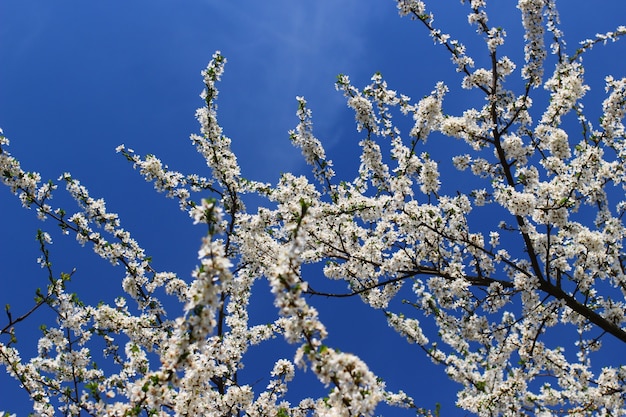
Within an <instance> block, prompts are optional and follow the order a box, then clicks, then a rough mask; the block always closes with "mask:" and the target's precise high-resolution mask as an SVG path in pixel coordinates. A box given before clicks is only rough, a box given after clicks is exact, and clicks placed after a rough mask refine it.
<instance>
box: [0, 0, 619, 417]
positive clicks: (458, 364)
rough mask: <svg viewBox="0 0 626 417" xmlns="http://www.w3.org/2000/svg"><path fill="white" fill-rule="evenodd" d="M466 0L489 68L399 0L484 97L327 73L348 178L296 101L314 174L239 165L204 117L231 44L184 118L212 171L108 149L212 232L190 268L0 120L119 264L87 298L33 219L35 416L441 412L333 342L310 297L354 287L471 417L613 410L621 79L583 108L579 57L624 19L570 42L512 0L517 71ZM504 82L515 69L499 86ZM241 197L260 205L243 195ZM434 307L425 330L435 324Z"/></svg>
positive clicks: (29, 196)
mask: <svg viewBox="0 0 626 417" xmlns="http://www.w3.org/2000/svg"><path fill="white" fill-rule="evenodd" d="M464 3H468V4H467V6H466V7H469V11H470V13H469V16H468V20H469V23H470V24H471V25H474V26H475V28H476V30H477V31H478V33H480V34H481V35H482V36H483V38H484V40H485V47H486V53H487V54H488V56H489V61H488V63H489V64H488V65H487V66H486V67H483V68H476V66H475V62H474V60H473V58H472V57H471V56H470V55H468V53H467V52H466V48H465V46H464V45H463V44H462V43H461V42H460V41H458V40H455V39H454V38H453V37H451V36H450V35H448V34H445V33H443V32H442V31H440V30H439V29H438V28H437V25H436V21H435V20H434V18H433V16H432V14H431V13H430V12H429V10H428V9H427V8H426V6H425V4H424V3H423V2H422V1H418V0H399V1H397V6H398V9H399V11H400V14H401V15H402V16H408V17H410V18H411V19H413V20H415V21H416V23H417V24H420V25H423V26H424V27H425V28H426V30H427V31H428V32H429V33H430V36H431V37H432V38H433V40H434V41H435V43H436V44H438V46H437V47H441V48H445V49H446V50H447V51H448V52H449V54H450V57H451V58H452V62H453V65H454V66H455V67H456V69H457V71H458V72H459V73H460V74H461V78H462V86H463V88H466V89H475V90H477V91H478V92H479V93H480V94H482V95H483V96H484V104H483V105H482V107H479V108H469V109H467V110H466V111H465V112H463V114H447V113H446V112H445V111H444V107H445V95H446V92H447V90H448V87H447V86H446V85H445V84H444V83H438V84H437V85H436V86H435V87H434V89H433V91H432V92H431V93H430V94H429V95H427V96H426V97H424V98H422V99H421V100H418V101H413V100H411V99H410V98H409V97H407V96H405V95H402V94H399V93H397V92H396V91H394V90H391V89H390V88H389V87H388V86H387V83H386V82H385V81H384V79H383V77H382V75H380V74H375V75H374V76H373V77H372V80H371V84H369V85H367V86H365V87H363V88H358V87H356V86H354V85H353V84H352V83H351V82H350V79H349V78H348V76H346V75H340V76H339V77H338V80H337V84H336V86H337V89H338V90H339V91H341V92H342V93H343V94H344V95H345V97H346V100H347V104H348V106H349V107H350V108H352V109H353V110H354V113H355V116H356V127H357V131H358V134H359V135H360V138H361V142H360V146H361V149H362V152H361V155H360V168H359V171H358V176H357V177H356V178H355V179H347V180H345V179H344V180H338V179H337V178H336V176H335V172H334V171H333V163H332V162H331V160H330V159H328V158H327V156H326V153H325V151H324V149H323V147H322V144H321V142H320V141H319V140H317V139H316V138H315V136H314V134H313V128H312V119H311V117H312V116H311V111H310V110H309V109H308V108H307V103H306V101H305V99H304V98H300V97H299V98H298V99H297V100H298V109H297V117H298V120H299V122H298V124H297V126H296V128H295V129H294V130H293V131H292V132H290V137H291V140H292V142H293V144H294V145H295V146H297V147H298V148H300V149H301V151H302V154H303V156H304V158H305V160H306V162H307V163H308V164H309V165H310V166H311V168H312V175H311V177H310V178H307V177H304V176H295V175H292V174H289V173H287V174H283V175H282V177H281V179H280V181H279V182H278V184H276V185H271V184H265V183H261V182H257V181H254V180H249V179H245V178H243V177H242V176H241V172H240V167H239V165H238V162H237V158H236V156H235V155H234V154H233V152H232V151H231V146H230V145H231V141H230V139H229V138H227V137H226V136H225V135H224V134H223V133H222V129H221V127H220V124H219V123H218V119H217V116H218V115H217V111H216V110H217V108H216V99H217V96H218V89H217V82H218V81H219V80H220V76H221V75H222V73H223V70H224V65H225V63H226V59H225V58H224V57H223V56H222V55H221V54H220V53H216V54H215V55H214V56H213V59H212V60H211V62H210V63H209V65H208V67H207V68H206V70H204V71H203V73H202V75H203V77H204V84H205V87H206V88H205V90H204V93H203V98H204V100H205V106H204V107H202V108H200V109H199V110H198V111H197V114H196V116H197V119H198V121H199V123H200V133H199V134H194V135H192V136H191V140H192V142H193V144H194V145H195V146H196V148H197V150H198V152H199V153H200V154H201V155H202V157H203V158H204V159H205V160H206V163H207V165H208V167H209V168H210V176H208V177H202V176H199V175H196V174H189V175H187V174H183V173H180V172H177V171H172V170H169V169H168V168H167V167H166V166H165V165H164V164H163V163H162V162H161V160H159V159H158V158H157V157H156V156H153V155H147V156H143V157H142V156H140V155H138V154H136V153H135V152H134V151H133V150H131V149H128V148H126V147H124V146H120V147H119V148H118V149H117V150H118V152H119V153H120V154H121V155H123V156H124V157H125V158H127V159H128V161H130V163H132V164H133V166H134V167H136V168H137V169H138V170H139V171H140V173H141V174H142V175H143V176H144V177H145V179H146V180H147V181H151V182H153V183H154V186H155V188H156V189H157V190H158V191H161V192H164V193H165V194H166V195H167V196H168V197H171V198H174V199H177V200H178V202H179V205H180V208H181V210H183V211H185V212H187V213H188V214H189V216H190V217H191V219H192V221H193V222H194V223H196V224H200V225H202V227H204V228H205V229H206V236H205V237H204V238H203V240H202V243H201V245H200V249H199V251H198V259H199V262H198V265H197V266H196V268H195V270H194V273H193V280H192V281H191V282H188V281H187V280H184V279H183V278H181V277H180V276H179V275H177V274H175V273H170V272H163V271H159V270H156V269H155V268H154V267H153V266H152V262H151V258H150V257H149V256H147V255H146V254H145V253H144V250H143V249H142V248H141V246H140V245H139V244H138V243H137V242H136V241H135V240H134V239H133V238H132V235H131V234H130V232H129V231H127V230H126V229H124V228H122V226H121V223H120V220H119V219H118V216H117V215H115V214H113V213H109V212H108V211H107V210H106V207H105V204H104V201H103V200H101V199H96V198H93V197H91V196H90V194H89V192H88V190H87V188H85V187H84V186H83V185H81V184H80V183H79V181H78V180H77V179H75V178H73V177H72V176H71V175H70V174H69V173H68V174H64V175H63V176H62V177H61V178H60V179H59V181H61V182H62V183H64V184H65V188H66V189H67V191H68V192H69V194H70V195H71V196H72V197H73V198H74V199H75V200H76V202H77V205H78V210H77V211H70V210H66V209H63V208H60V207H54V206H53V205H52V204H51V201H50V199H51V197H52V193H53V192H54V191H55V190H56V188H57V183H56V182H54V181H49V182H43V183H42V182H41V178H40V175H39V174H37V173H35V172H27V171H25V170H23V169H22V168H21V166H20V164H19V162H18V161H17V159H15V158H14V157H13V156H11V155H10V154H9V152H8V151H7V147H8V143H9V141H8V139H7V138H6V137H4V136H2V137H1V141H0V145H1V148H0V166H1V170H2V180H3V183H4V184H5V185H6V186H7V187H9V188H10V189H11V191H12V192H13V193H14V194H16V195H17V196H18V197H19V198H20V200H21V202H22V204H23V205H24V206H25V207H27V208H32V209H34V210H35V211H36V212H37V215H38V216H39V217H40V218H42V219H45V218H50V219H54V221H55V222H56V223H58V224H59V226H60V227H61V229H62V231H63V232H64V233H66V234H71V235H74V236H75V237H76V239H77V240H78V242H79V243H81V244H82V245H85V246H90V247H92V248H93V250H94V251H95V252H96V253H97V254H98V255H100V256H101V257H102V258H104V259H107V260H109V261H110V262H111V263H112V264H114V265H121V266H122V267H123V268H124V269H125V271H126V276H125V278H124V280H123V282H122V283H121V284H122V289H123V293H122V292H120V296H119V297H118V298H117V299H116V302H115V304H114V305H108V304H106V303H105V304H99V305H87V304H85V303H83V302H82V301H81V300H80V298H79V297H78V296H77V295H76V294H73V293H71V292H69V291H67V288H68V286H69V284H68V282H69V281H70V278H71V275H72V274H71V273H69V274H68V273H60V275H58V273H57V272H56V271H54V270H53V268H52V264H51V261H50V258H49V252H48V251H49V247H50V244H51V238H50V235H49V234H48V233H46V232H43V231H41V232H40V233H39V234H38V240H39V244H40V248H41V257H40V258H39V263H40V264H41V266H42V268H43V269H44V270H45V271H47V273H48V278H49V283H48V287H47V289H45V290H38V291H37V297H36V299H35V304H34V305H33V306H32V308H31V309H30V310H27V311H14V310H13V309H11V308H10V307H9V306H7V308H6V317H5V319H4V323H1V324H0V336H1V337H2V339H0V364H2V366H3V367H4V368H5V369H6V371H8V373H9V374H10V375H11V376H12V377H13V378H15V380H16V381H17V383H19V384H20V385H21V386H22V387H23V389H24V390H26V391H27V392H28V394H29V396H30V398H31V399H32V402H33V411H34V413H35V414H36V415H50V416H52V415H56V414H57V413H60V414H64V415H115V416H122V415H212V416H213V415H215V416H230V415H233V416H234V415H250V416H305V415H320V416H361V415H363V416H371V415H374V413H375V412H376V409H377V406H378V404H379V403H382V402H386V403H388V404H390V405H392V406H397V407H399V408H404V409H408V411H407V413H409V414H415V413H417V414H425V415H427V414H431V413H432V412H435V413H436V410H427V409H424V408H421V406H420V398H419V397H417V396H414V397H415V398H412V397H411V396H409V395H407V394H405V393H404V392H390V391H388V390H387V389H386V388H385V383H384V381H382V380H380V379H379V378H377V377H376V375H374V373H373V372H371V371H370V370H369V369H368V367H367V365H366V363H364V362H363V361H362V360H361V359H359V357H358V356H357V355H355V354H352V353H346V352H342V351H340V350H339V349H336V348H335V347H333V346H329V345H328V344H327V343H326V342H325V340H326V337H327V331H326V328H325V326H324V324H323V323H322V322H321V320H320V319H319V316H318V312H317V310H316V308H315V306H314V305H315V300H316V297H315V296H316V295H317V296H324V297H331V298H332V297H360V298H361V299H362V301H363V302H364V303H366V304H367V305H369V306H371V308H373V309H375V310H378V311H380V313H381V314H384V315H385V316H386V318H387V321H388V324H389V326H391V327H392V328H393V329H394V330H395V331H397V332H398V333H399V334H400V335H402V336H403V337H405V338H406V340H407V341H408V342H409V343H414V344H416V345H417V346H419V347H420V348H421V349H422V351H423V353H424V355H427V356H428V357H430V358H431V359H432V361H434V362H435V363H437V364H441V366H442V369H443V370H445V372H446V373H447V375H448V376H449V377H450V378H451V379H452V380H454V381H456V382H458V383H459V387H460V391H459V394H458V398H457V401H456V403H457V405H458V406H459V407H461V408H463V409H465V410H467V411H469V412H473V413H476V414H478V415H484V416H492V415H534V414H536V415H542V416H549V415H564V414H571V415H590V414H598V415H624V414H626V412H625V411H624V410H625V409H626V404H625V400H626V366H623V365H622V363H623V362H622V361H623V359H622V358H621V357H617V358H614V359H613V360H609V364H608V365H606V366H604V367H602V368H600V367H598V366H595V363H596V362H595V358H597V357H598V355H599V354H600V353H601V347H602V343H603V341H605V340H606V339H611V340H613V341H616V342H618V343H626V327H625V323H626V315H625V308H626V304H625V300H624V297H625V296H626V259H625V255H624V251H623V240H624V237H625V235H626V228H625V226H624V224H623V220H622V217H623V215H624V212H625V211H626V200H625V199H624V197H623V196H624V192H623V182H624V181H626V171H625V169H624V162H625V161H624V160H625V159H626V146H625V145H624V144H625V140H626V134H625V130H624V126H623V123H622V121H623V118H624V113H625V111H626V79H614V78H612V77H607V78H606V99H605V100H604V102H603V104H602V114H603V117H602V118H601V120H600V121H599V122H598V123H595V122H593V121H591V120H588V118H587V117H586V116H585V111H584V109H583V106H582V104H581V99H582V97H583V96H584V95H585V93H586V91H587V90H588V87H587V86H586V84H585V81H584V78H583V75H584V66H583V62H582V58H583V56H584V55H585V53H586V52H587V51H588V50H589V49H591V48H592V47H593V46H595V45H596V44H598V43H603V42H604V43H606V42H607V41H615V40H617V39H618V38H619V37H620V36H623V35H625V34H626V27H619V28H617V29H616V30H615V31H614V32H608V33H606V34H604V35H598V36H597V37H596V38H595V39H591V40H586V41H583V42H582V43H581V45H580V47H579V48H578V49H576V50H574V51H570V52H571V53H568V50H567V48H566V45H565V41H564V37H563V34H562V33H561V32H560V30H559V19H558V13H557V10H556V6H555V1H554V0H519V2H518V9H519V10H520V12H521V17H522V23H523V27H524V31H525V34H524V41H525V49H524V52H525V58H524V61H523V62H520V63H518V64H519V65H520V69H521V71H519V72H517V73H516V72H515V70H516V68H517V66H516V64H515V63H514V62H513V61H512V60H511V59H509V58H508V57H507V56H504V55H502V54H500V53H499V51H500V48H501V46H502V45H503V44H504V42H505V30H504V29H503V28H500V27H493V26H491V25H490V23H489V20H488V18H487V11H488V9H487V7H486V4H485V3H486V2H485V1H484V0H483V1H481V0H472V1H467V2H464ZM548 37H549V38H551V39H552V41H551V42H552V43H551V45H549V46H548V47H547V46H546V45H545V43H544V40H545V39H546V38H548ZM548 49H549V50H550V52H551V55H549V54H548V51H547V50H548ZM547 62H550V63H553V64H554V68H551V66H549V65H547V64H546V63H547ZM548 67H550V68H548ZM546 72H547V74H544V73H546ZM516 76H519V77H521V78H520V80H521V82H520V80H517V82H515V80H514V81H511V80H510V78H515V77H516ZM540 87H543V88H544V89H545V90H547V91H548V93H549V99H548V100H547V102H546V103H543V106H541V104H537V103H536V102H533V100H532V98H533V97H535V96H539V98H541V95H540V94H539V91H541V89H540ZM539 101H541V100H539ZM538 106H539V107H538ZM406 118H409V119H410V120H411V121H410V126H408V128H405V129H403V127H406V126H407V124H406V121H405V119H406ZM396 119H399V120H400V121H399V122H398V121H396ZM403 120H404V121H403ZM431 135H440V136H441V135H443V136H447V137H450V138H455V139H459V140H461V141H463V142H465V143H466V145H467V146H460V145H459V146H458V149H459V150H461V152H458V154H456V155H454V157H453V158H452V160H451V163H452V164H453V165H454V167H455V168H456V169H458V170H459V171H469V172H470V174H469V175H470V176H472V179H470V180H468V181H467V183H465V184H461V185H459V184H455V183H454V181H450V179H449V178H445V176H444V175H442V173H444V171H443V170H442V169H441V168H440V164H444V163H445V161H436V160H435V159H434V158H432V157H431V156H430V155H429V153H428V152H427V150H428V145H427V139H428V137H429V136H431ZM463 187H465V188H463ZM250 195H252V196H254V197H255V199H254V200H253V201H255V202H258V207H254V208H252V209H250V208H247V207H246V205H245V204H244V200H246V201H249V197H247V196H250ZM248 205H250V204H248ZM304 264H319V265H320V268H323V272H324V275H325V276H326V277H327V278H328V279H330V280H337V281H343V282H344V283H345V284H344V285H342V286H341V288H342V290H338V291H336V292H328V291H326V290H320V289H319V288H317V283H316V284H315V285H314V284H313V283H311V282H309V280H308V279H307V276H306V273H304V272H303V271H304V270H303V265H304ZM259 281H266V282H267V283H268V284H269V286H270V288H271V291H272V294H273V296H274V306H275V308H276V309H277V310H278V312H279V315H280V318H279V319H277V320H276V321H275V322H273V323H270V324H267V325H252V324H250V320H249V316H248V313H249V311H248V308H247V307H248V305H249V298H250V294H251V288H252V286H253V285H254V284H255V283H256V282H259ZM335 288H337V287H335ZM174 301H175V302H178V303H180V304H182V305H183V306H184V307H183V308H182V309H177V308H176V307H175V305H176V303H175V302H174ZM46 308H47V309H49V311H51V312H53V314H54V317H55V319H56V322H54V323H51V324H48V326H47V327H44V328H43V335H42V337H41V338H40V340H39V343H38V345H37V352H38V354H37V355H36V356H35V357H33V358H30V359H27V358H24V357H22V355H21V354H20V345H19V344H18V343H16V333H17V332H19V329H20V328H21V326H26V325H27V323H29V322H30V321H32V317H31V315H32V314H33V312H35V311H37V310H39V309H46ZM29 320H30V321H29ZM426 322H428V323H431V324H434V325H436V329H437V330H436V331H434V332H432V334H431V333H429V331H428V330H427V329H431V330H432V328H433V327H432V325H431V326H430V327H426V326H424V325H423V323H426ZM16 329H17V330H16ZM277 335H279V336H280V337H284V339H285V340H286V341H288V342H289V343H291V344H292V345H293V346H294V350H293V357H291V358H286V359H280V360H278V361H277V362H276V363H275V364H274V366H273V371H272V373H271V381H270V382H269V384H267V385H265V386H257V385H254V383H253V382H254V381H243V380H242V379H241V378H238V374H239V370H240V369H241V367H242V363H243V362H242V361H243V357H244V354H245V353H246V352H247V351H248V349H249V348H250V347H251V346H252V345H256V344H260V343H264V342H265V341H267V340H269V339H270V338H273V337H276V336H277ZM555 335H558V337H557V336H555ZM98 358H101V359H102V362H101V363H103V364H105V366H100V362H98V360H99V359H98ZM605 359H606V358H605ZM605 362H606V360H605ZM298 367H300V368H307V369H309V370H310V371H312V372H313V373H314V374H315V375H316V377H317V379H318V380H319V382H320V384H321V385H322V386H324V387H326V388H327V395H326V396H325V397H323V398H317V399H316V398H305V399H301V400H295V401H294V400H292V399H291V398H289V401H288V400H287V392H288V388H289V386H290V381H291V380H292V379H293V377H294V373H295V372H296V369H297V368H298ZM405 391H408V392H410V391H411V387H406V389H405Z"/></svg>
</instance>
